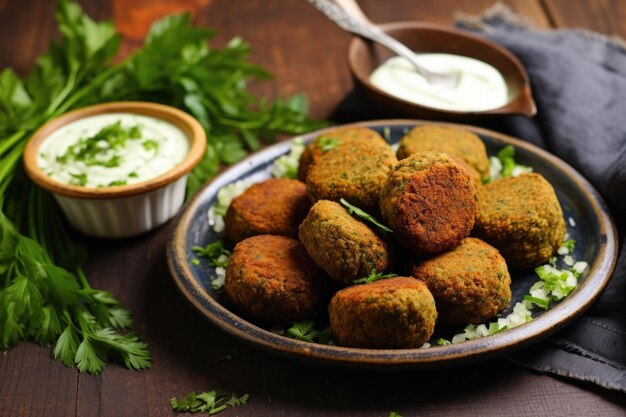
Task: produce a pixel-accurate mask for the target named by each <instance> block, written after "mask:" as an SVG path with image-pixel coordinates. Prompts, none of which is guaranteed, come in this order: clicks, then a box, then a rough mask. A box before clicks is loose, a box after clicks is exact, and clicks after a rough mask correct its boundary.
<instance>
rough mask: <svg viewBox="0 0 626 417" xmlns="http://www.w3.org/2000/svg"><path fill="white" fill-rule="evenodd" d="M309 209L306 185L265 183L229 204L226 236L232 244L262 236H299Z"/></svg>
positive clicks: (289, 181) (276, 180)
mask: <svg viewBox="0 0 626 417" xmlns="http://www.w3.org/2000/svg"><path fill="white" fill-rule="evenodd" d="M310 207H311V202H310V201H309V198H308V196H307V193H306V186H305V185H304V184H303V183H301V182H300V181H297V180H292V179H287V178H272V179H268V180H265V181H262V182H260V183H257V184H254V185H252V186H251V187H250V188H248V189H247V190H246V191H245V192H244V193H243V194H241V195H239V196H237V197H235V198H234V199H233V201H232V202H231V203H230V206H229V207H228V210H227V211H226V216H225V218H224V221H225V223H226V230H225V232H226V237H227V238H228V239H229V240H230V241H231V242H233V243H237V242H239V241H241V240H243V239H246V238H248V237H251V236H255V235H263V234H270V235H284V236H291V237H297V235H298V226H299V225H300V223H301V222H302V220H303V219H304V218H305V217H306V215H307V212H308V211H309V208H310Z"/></svg>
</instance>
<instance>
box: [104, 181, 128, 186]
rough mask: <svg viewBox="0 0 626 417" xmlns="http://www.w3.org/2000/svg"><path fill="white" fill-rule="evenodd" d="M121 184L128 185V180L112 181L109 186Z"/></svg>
mask: <svg viewBox="0 0 626 417" xmlns="http://www.w3.org/2000/svg"><path fill="white" fill-rule="evenodd" d="M121 185H126V180H116V181H111V182H110V183H109V184H108V185H107V187H119V186H121Z"/></svg>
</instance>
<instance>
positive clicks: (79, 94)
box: [55, 65, 123, 114]
mask: <svg viewBox="0 0 626 417" xmlns="http://www.w3.org/2000/svg"><path fill="white" fill-rule="evenodd" d="M122 68H123V66H121V65H116V66H114V67H111V68H109V69H107V70H105V71H103V72H101V73H100V74H98V76H97V77H95V78H94V79H93V80H91V81H90V82H89V84H87V85H86V86H84V87H83V88H81V89H80V90H78V91H76V92H75V93H74V94H72V95H71V96H70V97H69V98H68V99H67V100H66V101H65V103H63V105H61V106H60V107H59V108H58V109H57V111H56V113H55V114H63V113H65V112H67V111H68V110H69V109H71V108H72V106H74V105H75V104H76V103H77V102H78V101H79V100H80V99H82V98H83V97H84V96H85V95H87V94H89V93H91V92H92V90H93V89H95V88H96V87H97V88H100V87H101V86H102V83H103V82H104V81H106V80H108V79H109V78H111V77H112V76H113V75H114V74H115V73H116V72H119V71H120V70H121V69H122Z"/></svg>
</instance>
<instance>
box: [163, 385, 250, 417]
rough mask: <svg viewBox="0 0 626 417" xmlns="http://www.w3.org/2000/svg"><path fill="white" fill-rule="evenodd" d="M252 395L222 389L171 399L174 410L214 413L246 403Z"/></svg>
mask: <svg viewBox="0 0 626 417" xmlns="http://www.w3.org/2000/svg"><path fill="white" fill-rule="evenodd" d="M249 398H250V396H249V395H248V394H244V395H241V396H237V395H236V394H228V393H226V392H224V391H222V390H213V391H206V392H201V393H199V394H196V393H195V392H190V393H189V394H187V395H186V396H185V398H183V399H182V400H180V401H179V400H178V399H176V398H172V399H170V406H171V407H172V410H174V411H179V412H181V413H206V414H207V415H213V414H217V413H220V412H222V411H224V410H226V409H227V408H229V407H238V406H241V405H246V404H247V403H248V399H249Z"/></svg>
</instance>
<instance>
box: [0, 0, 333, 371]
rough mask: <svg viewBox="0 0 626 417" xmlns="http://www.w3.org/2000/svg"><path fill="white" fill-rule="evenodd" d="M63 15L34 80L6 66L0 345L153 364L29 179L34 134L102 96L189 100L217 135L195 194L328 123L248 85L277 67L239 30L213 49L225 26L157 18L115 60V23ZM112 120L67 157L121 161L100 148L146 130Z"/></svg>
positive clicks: (2, 78)
mask: <svg viewBox="0 0 626 417" xmlns="http://www.w3.org/2000/svg"><path fill="white" fill-rule="evenodd" d="M55 19H56V21H57V25H58V28H59V31H60V32H61V39H60V40H59V41H58V42H56V43H53V44H52V45H51V47H50V49H49V51H48V52H47V53H45V54H43V55H41V56H40V57H38V59H37V61H36V64H35V66H34V68H33V69H32V70H31V72H30V73H29V74H28V75H27V76H26V77H25V78H23V79H21V78H20V77H19V76H18V75H17V74H16V73H15V71H13V70H11V69H8V68H7V69H4V70H2V71H0V350H4V349H8V348H10V347H12V346H15V345H16V344H17V343H19V341H20V340H34V341H37V342H38V343H41V344H49V345H52V346H54V347H53V356H54V357H55V358H56V359H58V360H59V361H61V362H62V363H63V364H65V365H67V366H74V365H77V366H78V368H79V369H80V370H84V371H87V372H91V373H97V372H99V371H100V370H101V369H102V368H103V367H104V365H105V363H106V361H107V360H108V358H119V359H121V360H122V362H123V363H124V365H126V366H127V367H131V368H134V369H144V368H147V367H149V366H150V353H149V350H148V347H147V346H146V345H145V344H144V343H142V342H141V341H140V340H139V339H138V338H137V336H135V335H133V334H132V333H130V334H122V333H120V332H119V330H124V329H128V328H130V327H131V326H132V319H131V315H130V313H129V312H128V311H126V310H124V309H123V308H122V306H121V305H120V304H119V303H118V301H117V300H115V298H114V297H113V296H112V295H111V294H109V293H106V292H103V291H98V290H94V289H92V288H91V286H90V285H89V282H88V281H87V278H86V277H85V275H84V274H83V272H82V265H83V263H84V260H85V257H86V252H85V250H84V248H82V247H81V246H79V245H77V244H76V243H74V242H73V241H72V240H71V239H70V237H69V235H68V233H67V230H66V226H65V224H64V223H63V220H62V217H61V214H60V211H59V208H58V205H57V203H56V202H55V201H54V199H53V197H52V196H51V195H50V194H48V193H47V192H44V191H43V190H41V189H39V188H38V187H36V186H35V185H34V184H33V183H32V182H30V181H29V180H27V179H26V177H25V176H24V175H23V171H22V168H21V158H22V151H23V149H24V146H25V144H26V142H27V141H28V139H29V138H30V137H31V136H32V134H33V132H35V131H36V130H37V129H38V128H39V127H40V126H42V125H43V124H44V123H46V122H47V121H49V120H51V119H53V118H55V117H58V116H60V115H62V114H64V113H66V112H68V111H70V110H73V109H76V108H80V107H84V106H88V105H92V104H97V103H103V102H111V101H123V100H149V101H153V102H160V103H164V104H169V105H171V106H174V107H177V108H180V109H182V110H183V111H186V112H188V113H190V114H191V115H192V116H194V117H196V118H197V119H198V120H199V121H200V123H201V125H202V126H203V128H204V129H205V131H206V133H207V138H208V139H207V149H206V152H205V154H204V156H203V159H202V161H201V162H200V164H199V165H198V166H197V167H196V168H195V169H194V170H193V171H192V173H191V174H190V177H189V181H188V187H187V196H188V197H191V195H192V194H193V193H194V192H195V191H196V190H197V189H198V188H199V187H200V186H201V185H202V184H203V183H204V182H206V181H207V180H208V179H210V178H211V177H212V176H214V175H215V174H216V172H217V170H218V168H219V166H220V164H221V163H232V162H234V161H237V160H239V159H241V158H242V157H243V156H245V155H246V153H247V152H248V151H249V150H254V149H258V147H259V146H260V144H261V143H262V142H263V141H271V140H273V139H274V138H275V137H277V135H281V134H285V133H287V134H299V133H304V132H307V131H309V130H313V129H316V128H319V127H322V126H323V125H325V123H320V122H316V121H312V120H310V119H309V118H308V116H307V112H308V110H307V102H306V99H305V98H304V97H302V96H294V97H290V98H285V99H276V100H266V99H263V98H259V97H256V96H254V95H252V94H251V93H250V92H249V91H248V90H247V85H248V84H249V82H250V81H254V80H264V79H268V78H269V77H270V75H269V74H268V73H267V72H266V71H265V70H264V69H262V68H261V67H259V66H257V65H255V64H253V63H250V62H249V61H248V57H249V55H250V46H249V45H248V44H246V43H245V42H244V41H243V40H241V39H239V38H235V39H233V40H232V41H231V42H229V43H228V44H227V45H226V47H224V48H221V49H220V48H213V47H210V46H209V44H208V40H209V39H210V38H211V37H212V36H213V35H214V33H215V32H214V31H213V30H211V29H207V28H197V27H193V25H192V24H191V19H190V16H189V15H186V14H183V15H178V16H169V17H166V18H164V19H162V20H159V21H157V22H155V23H154V24H153V26H152V28H151V29H150V32H149V34H148V36H147V38H146V40H145V44H144V45H143V46H142V47H140V48H139V49H137V50H136V51H135V52H134V53H133V54H132V55H131V56H130V57H128V58H126V59H124V60H121V61H114V60H113V58H114V57H115V56H116V55H117V53H118V51H119V46H120V41H121V36H120V35H119V34H118V33H117V32H116V31H115V28H114V26H113V24H112V23H111V22H96V21H94V20H93V19H91V18H90V17H89V16H87V15H86V14H85V13H84V12H83V10H82V8H81V7H80V6H79V5H78V4H77V3H75V2H72V1H69V0H60V1H59V3H58V8H57V11H56V13H55ZM108 128H109V129H107V130H105V131H104V132H99V134H97V135H96V137H94V138H84V140H83V142H82V143H81V144H80V145H79V146H77V147H75V148H73V149H72V150H71V152H70V154H68V155H67V157H68V158H70V157H78V158H83V159H84V160H85V161H86V162H88V163H92V164H101V165H104V166H109V167H111V166H116V165H118V164H119V163H120V159H119V158H120V156H119V155H107V156H96V153H95V147H94V144H95V143H101V142H103V143H107V144H108V146H110V147H112V148H115V147H116V146H118V145H119V144H120V143H122V142H123V141H125V140H129V139H133V138H135V137H137V136H139V134H140V128H139V127H134V128H130V129H125V128H122V127H121V126H120V125H119V124H113V125H111V126H109V127H108ZM148 143H149V142H148ZM145 146H147V147H150V146H152V145H145ZM64 156H65V155H64ZM64 156H62V158H61V160H63V157H64ZM135 174H136V173H135ZM129 177H131V178H132V177H134V175H132V174H129ZM74 181H75V182H76V184H78V185H85V184H86V183H87V177H86V176H84V175H82V174H81V173H75V176H74ZM225 258H226V260H227V254H226V252H225V251H222V252H221V256H219V257H218V258H217V259H216V260H215V261H214V263H215V264H216V265H217V264H221V265H224V264H225V262H226V261H225V260H224V259H225Z"/></svg>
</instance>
